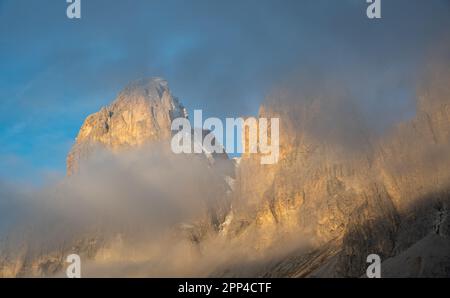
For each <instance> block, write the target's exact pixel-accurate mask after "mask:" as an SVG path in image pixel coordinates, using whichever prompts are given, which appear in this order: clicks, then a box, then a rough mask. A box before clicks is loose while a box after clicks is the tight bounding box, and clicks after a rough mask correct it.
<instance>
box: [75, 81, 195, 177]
mask: <svg viewBox="0 0 450 298" xmlns="http://www.w3.org/2000/svg"><path fill="white" fill-rule="evenodd" d="M178 117H187V113H186V109H185V108H184V107H183V106H182V104H180V102H179V101H178V99H177V98H176V97H174V96H172V94H171V92H170V90H169V86H168V83H167V82H166V81H165V80H163V79H161V78H150V79H142V80H138V81H136V82H133V83H131V84H130V85H128V86H127V87H126V88H125V89H124V90H123V91H122V92H120V93H119V95H118V96H117V98H116V99H115V101H114V102H113V103H111V104H110V105H109V106H107V107H103V108H102V109H101V110H100V111H99V112H97V113H94V114H92V115H90V116H88V117H87V119H86V120H85V121H84V123H83V125H82V127H81V129H80V131H79V133H78V136H77V138H76V143H75V145H74V146H73V148H72V150H71V151H70V153H69V155H68V157H67V173H68V175H71V174H73V173H75V172H77V171H78V168H79V165H80V162H81V161H83V160H84V159H86V158H87V157H88V156H89V154H90V153H91V151H92V150H93V149H94V148H96V147H97V146H100V147H105V148H107V149H110V150H112V151H116V152H117V151H120V150H123V149H126V148H129V147H136V146H139V145H143V144H145V143H147V142H149V141H158V140H167V139H169V138H170V137H171V130H170V126H171V123H172V120H173V119H175V118H178Z"/></svg>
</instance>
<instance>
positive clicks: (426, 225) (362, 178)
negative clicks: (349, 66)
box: [228, 84, 450, 277]
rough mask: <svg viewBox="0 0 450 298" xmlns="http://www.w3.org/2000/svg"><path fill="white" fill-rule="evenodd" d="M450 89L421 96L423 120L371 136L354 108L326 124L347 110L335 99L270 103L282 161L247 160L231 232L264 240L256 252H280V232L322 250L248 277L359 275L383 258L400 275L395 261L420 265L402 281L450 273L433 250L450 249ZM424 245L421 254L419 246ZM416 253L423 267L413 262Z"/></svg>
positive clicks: (443, 256) (432, 88) (449, 256)
mask: <svg viewBox="0 0 450 298" xmlns="http://www.w3.org/2000/svg"><path fill="white" fill-rule="evenodd" d="M438 86H441V87H438ZM442 86H448V84H443V85H442V84H440V85H439V84H438V85H435V84H431V85H428V86H426V87H424V88H423V89H422V90H420V91H419V94H418V95H419V96H418V97H419V98H420V99H419V102H418V104H417V114H416V117H415V118H414V119H412V120H410V121H407V122H405V123H402V124H400V125H398V126H397V127H395V128H394V129H393V130H392V131H391V132H390V133H387V134H386V135H384V136H381V137H373V136H371V135H370V134H369V133H368V131H367V130H365V129H364V125H363V123H360V122H359V121H358V115H357V114H352V113H353V112H352V110H353V109H352V108H351V105H344V106H345V109H348V111H347V112H346V115H347V118H346V119H345V122H344V124H342V121H341V122H339V123H338V122H336V123H335V124H333V123H329V124H330V125H327V123H326V121H328V120H327V119H329V118H327V117H326V116H327V115H326V114H324V110H325V111H326V109H330V110H332V114H333V115H336V114H339V109H340V108H341V107H339V106H338V105H335V106H333V105H334V104H335V102H333V101H328V100H327V99H313V100H309V101H302V103H301V104H295V99H294V100H293V99H292V98H289V97H288V98H283V96H284V95H283V94H276V95H275V96H274V97H272V98H269V100H268V101H267V102H266V104H265V105H264V106H263V107H262V108H261V113H260V116H262V117H280V120H281V128H280V132H281V134H282V136H281V141H280V143H281V144H282V148H281V152H282V153H281V157H280V161H279V163H278V164H277V165H270V166H261V165H259V164H258V163H257V162H255V159H257V157H255V156H253V157H252V156H245V155H244V156H243V158H242V161H241V163H240V167H239V169H238V180H237V181H236V191H235V198H234V201H233V212H234V214H235V216H234V220H233V222H232V223H231V224H230V226H231V227H232V229H231V230H232V231H231V232H230V233H231V234H233V235H240V234H245V231H246V230H252V233H254V234H258V235H261V237H259V238H257V239H258V240H257V242H258V243H257V245H256V247H268V246H270V245H272V244H273V242H274V241H278V240H277V239H278V238H277V237H276V235H280V234H295V235H297V238H302V237H304V238H307V239H313V240H314V242H315V244H314V245H313V247H314V248H312V249H311V250H310V251H309V252H307V253H305V251H304V250H302V251H297V252H295V251H294V252H292V253H290V254H289V255H287V256H286V257H285V258H279V259H278V261H277V265H273V266H272V265H270V263H268V264H266V265H265V266H263V268H259V269H255V271H253V272H251V273H248V272H247V273H246V274H248V275H250V276H255V275H257V276H293V277H294V276H295V277H300V276H341V277H342V276H344V277H345V276H354V277H357V276H361V275H363V274H364V273H365V268H366V267H367V264H366V257H367V256H368V255H369V254H372V253H376V254H379V255H380V257H381V258H382V260H386V259H388V258H390V259H389V260H390V261H389V262H388V263H387V264H389V266H386V270H385V271H384V273H385V275H386V276H395V273H394V272H397V273H398V272H399V270H401V269H399V268H394V267H395V266H394V265H393V264H400V263H402V264H406V263H408V262H410V263H411V262H418V263H417V264H416V265H414V264H412V265H411V264H408V266H409V267H411V268H412V267H414V268H416V267H419V268H418V269H417V268H416V269H415V271H414V272H403V273H402V274H401V276H427V273H426V272H428V274H430V275H432V276H448V275H449V274H450V261H449V260H450V253H448V252H446V253H444V252H443V250H440V251H437V250H436V249H434V248H432V247H428V250H427V248H426V247H427V245H429V246H430V245H434V244H431V243H441V242H443V243H445V245H448V243H449V238H448V236H449V235H448V227H449V221H448V219H447V218H448V215H449V212H448V204H449V200H450V192H449V191H450V182H449V181H450V154H449V153H448V152H450V133H449V128H450V113H449V111H450V97H449V96H450V92H449V91H450V90H442ZM349 104H350V103H349ZM322 119H323V122H321V121H322ZM324 122H325V124H324ZM321 126H322V127H321ZM426 237H428V238H426ZM436 237H437V238H436ZM422 239H425V240H423V242H421V241H422ZM430 239H432V240H430ZM419 242H420V244H417V245H416V247H420V249H421V250H418V249H417V248H412V246H414V245H415V244H416V243H419ZM409 248H411V251H412V252H414V256H411V257H414V258H415V260H416V261H408V262H407V261H405V260H407V259H408V257H407V256H405V255H404V254H408V249H409ZM405 251H406V252H405ZM404 252H405V253H404ZM428 252H430V253H431V254H433V253H436V254H435V255H432V256H430V254H429V253H428ZM402 253H403V255H402ZM420 253H422V254H423V256H421V255H420ZM397 255H401V259H400V260H398V261H397V260H395V257H396V256H397ZM393 258H394V261H392V259H393ZM421 260H422V261H424V260H427V262H428V263H427V264H424V263H423V262H422V261H421ZM405 262H406V263H405ZM430 262H434V264H431V263H430ZM245 266H246V265H245V264H244V265H242V266H241V269H242V268H244V267H245ZM433 266H434V268H435V269H432V268H433ZM382 268H383V267H382ZM420 268H425V269H423V270H421V269H420ZM405 270H408V269H405ZM433 270H434V271H433ZM228 272H233V270H231V271H228ZM234 272H235V273H236V272H239V270H237V269H236V270H234ZM241 272H242V271H241ZM430 272H432V273H430ZM231 275H233V274H231ZM236 275H239V274H237V273H236Z"/></svg>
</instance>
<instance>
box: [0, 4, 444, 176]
mask: <svg viewBox="0 0 450 298" xmlns="http://www.w3.org/2000/svg"><path fill="white" fill-rule="evenodd" d="M365 2H366V1H365V0H348V1H339V2H338V1H327V0H318V1H300V0H280V1H275V0H258V1H257V0H243V1H238V0H230V1H219V0H211V1H206V0H185V1H181V0H178V1H176V0H169V1H150V0H149V1H147V0H145V1H144V0H130V1H119V0H109V1H107V0H82V18H81V20H69V19H68V18H67V17H66V7H67V4H66V2H65V1H62V0H43V1H28V0H0V179H4V180H13V181H32V182H36V181H41V180H42V177H43V175H44V176H45V175H49V174H52V173H64V170H65V156H66V154H67V152H68V150H69V148H70V146H71V144H72V143H73V140H74V138H75V136H76V133H77V131H78V129H79V127H80V126H81V124H82V121H83V120H84V118H85V117H86V116H87V115H89V114H90V113H93V112H95V111H97V110H98V109H99V108H100V107H101V106H102V105H106V104H108V103H109V102H111V101H112V100H113V99H114V97H115V95H116V94H117V93H118V92H119V91H120V90H121V89H122V88H123V87H124V86H125V85H126V84H128V83H129V82H131V81H133V80H136V79H139V78H142V77H151V76H162V77H164V78H166V79H167V80H168V82H169V85H170V87H171V89H172V92H173V93H174V95H176V96H177V97H179V98H180V100H181V101H182V103H183V104H184V105H185V106H187V107H188V108H189V110H190V111H191V114H192V111H193V109H198V108H201V109H203V111H204V117H209V116H217V117H238V116H241V115H252V114H253V115H254V114H256V112H257V110H258V106H259V104H260V102H262V101H263V99H264V96H266V94H267V93H268V92H270V90H271V89H272V88H273V87H274V86H276V84H278V83H280V82H282V81H283V80H285V79H286V78H289V77H290V76H295V74H296V73H297V72H299V71H302V72H305V71H312V72H316V71H318V72H322V73H327V75H331V76H333V75H334V76H339V77H342V78H343V79H344V80H345V81H347V82H349V84H352V85H353V86H354V88H353V89H354V90H353V91H354V92H355V93H356V94H360V95H361V100H362V102H364V106H365V107H366V108H367V109H368V110H372V111H378V112H379V113H383V112H385V111H390V113H392V114H394V116H395V115H397V114H398V113H397V110H396V109H398V110H401V109H403V108H404V102H406V101H407V100H408V99H409V97H411V96H413V93H414V92H413V90H412V87H411V86H412V85H413V83H412V82H413V80H414V79H415V77H414V73H415V72H416V70H417V69H418V68H419V67H420V63H421V61H422V60H421V59H422V58H424V57H425V56H426V53H427V50H428V45H429V44H432V43H433V42H435V41H436V40H439V39H440V38H441V36H443V35H445V34H447V35H448V28H449V26H448V25H449V21H448V20H449V19H450V17H449V16H450V9H449V7H450V6H449V1H446V0H431V1H402V0H399V1H394V2H395V4H393V3H392V1H386V0H384V1H383V19H382V20H381V21H379V20H378V21H370V20H368V19H367V18H366V16H365V8H366V6H367V4H366V3H365ZM425 2H426V3H425ZM380 97H382V99H380ZM383 100H384V101H383ZM386 107H388V109H386ZM394 116H393V117H394Z"/></svg>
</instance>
